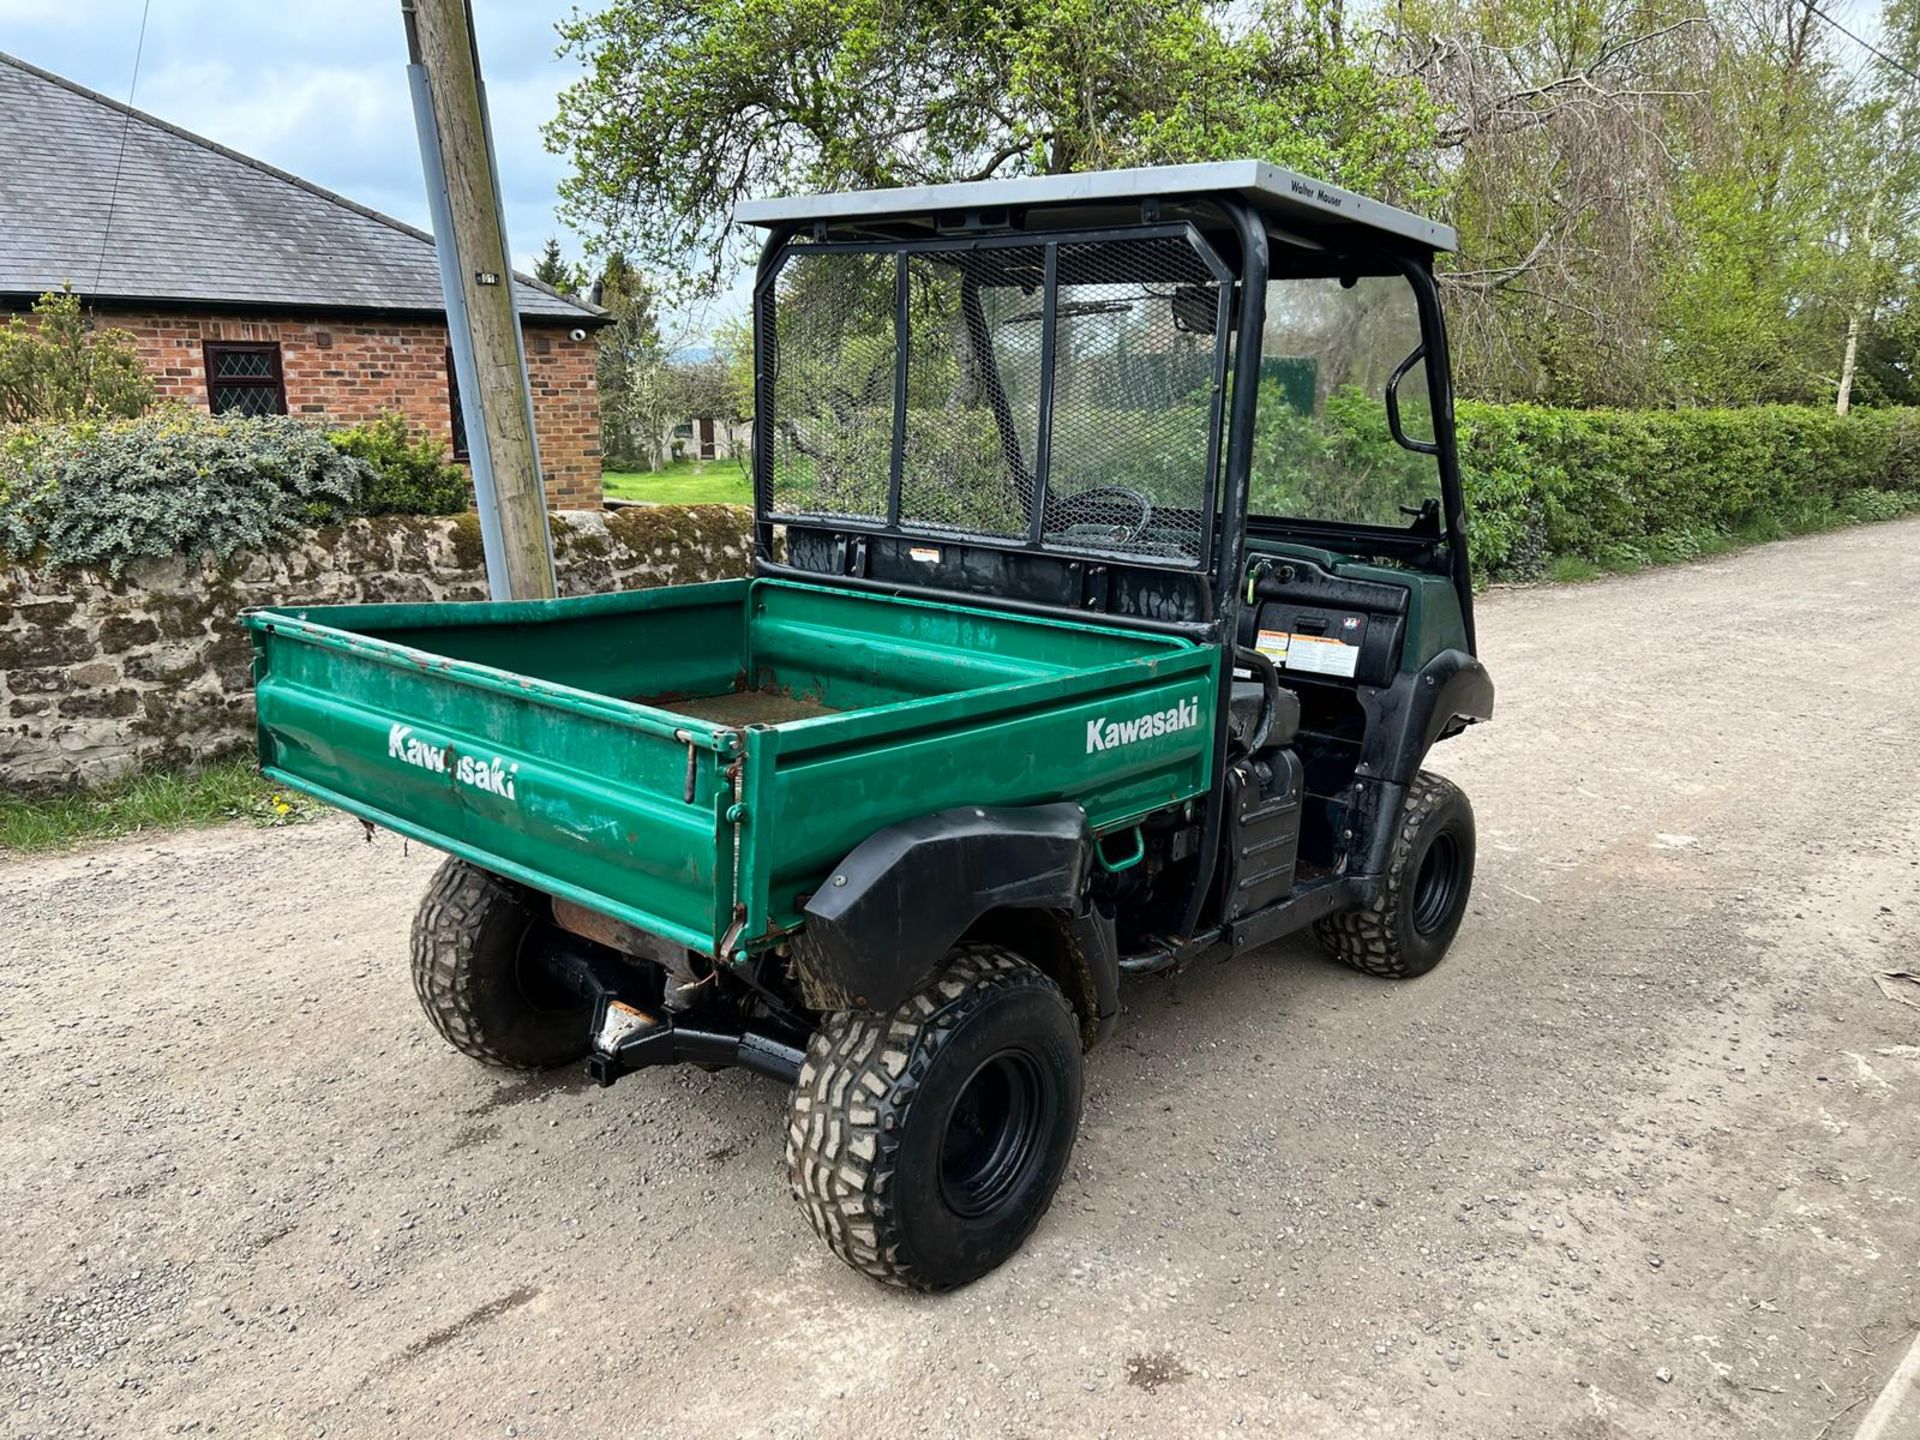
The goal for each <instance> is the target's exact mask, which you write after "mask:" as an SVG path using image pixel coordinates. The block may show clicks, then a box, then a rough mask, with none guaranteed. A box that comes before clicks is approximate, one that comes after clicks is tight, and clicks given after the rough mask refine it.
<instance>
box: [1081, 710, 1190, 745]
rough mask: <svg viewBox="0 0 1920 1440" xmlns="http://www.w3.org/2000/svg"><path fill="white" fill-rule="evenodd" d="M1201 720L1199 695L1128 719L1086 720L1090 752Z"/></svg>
mask: <svg viewBox="0 0 1920 1440" xmlns="http://www.w3.org/2000/svg"><path fill="white" fill-rule="evenodd" d="M1199 723H1200V698H1199V697H1198V696H1195V697H1194V698H1193V699H1191V700H1182V701H1181V702H1180V703H1179V704H1178V705H1175V706H1172V707H1171V708H1169V709H1166V710H1150V711H1148V712H1147V713H1146V714H1145V715H1136V716H1134V717H1132V718H1131V719H1127V720H1109V719H1108V718H1107V717H1106V716H1104V715H1102V716H1100V717H1098V718H1097V719H1093V720H1089V721H1088V722H1087V754H1089V755H1091V754H1093V753H1094V752H1095V751H1096V750H1111V749H1113V748H1114V747H1115V746H1116V745H1131V744H1133V743H1134V741H1136V740H1146V739H1150V738H1151V737H1153V736H1155V735H1172V734H1174V733H1176V732H1177V731H1181V730H1191V729H1193V728H1194V727H1195V726H1197V725H1198V724H1199Z"/></svg>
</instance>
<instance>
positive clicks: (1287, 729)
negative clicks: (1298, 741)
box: [1227, 680, 1300, 745]
mask: <svg viewBox="0 0 1920 1440" xmlns="http://www.w3.org/2000/svg"><path fill="white" fill-rule="evenodd" d="M1264 690H1265V687H1264V686H1262V685H1261V683H1260V682H1259V681H1258V680H1236V681H1234V682H1233V695H1232V698H1231V699H1230V700H1229V702H1228V708H1227V728H1228V729H1229V730H1231V731H1232V732H1233V734H1234V736H1235V737H1236V738H1237V739H1239V740H1240V741H1242V742H1243V743H1244V742H1245V741H1246V740H1247V739H1249V738H1250V737H1251V736H1252V734H1253V731H1254V727H1255V726H1256V725H1258V724H1259V723H1260V710H1261V707H1262V706H1263V705H1264V704H1265V695H1264ZM1299 733H1300V697H1299V696H1298V695H1295V694H1294V693H1293V692H1292V691H1291V690H1289V689H1287V688H1286V687H1285V686H1282V687H1281V689H1280V705H1279V708H1278V709H1276V710H1275V711H1274V715H1273V729H1272V730H1271V731H1269V732H1268V733H1267V744H1269V745H1286V744H1289V743H1291V742H1292V740H1293V737H1294V736H1295V735H1298V734H1299Z"/></svg>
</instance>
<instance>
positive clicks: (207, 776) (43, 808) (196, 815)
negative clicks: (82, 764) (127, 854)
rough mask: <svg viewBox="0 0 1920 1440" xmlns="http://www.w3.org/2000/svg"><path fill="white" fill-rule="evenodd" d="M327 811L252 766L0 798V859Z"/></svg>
mask: <svg viewBox="0 0 1920 1440" xmlns="http://www.w3.org/2000/svg"><path fill="white" fill-rule="evenodd" d="M324 809H325V807H324V806H322V805H321V804H320V803H319V802H318V801H314V800H309V799H307V798H306V797H305V796H304V795H296V794H294V793H293V792H291V791H286V790H280V789H277V788H276V787H274V786H273V785H270V784H268V783H267V781H266V780H265V779H263V778H262V777H261V774H260V772H259V771H258V770H256V769H255V768H254V766H253V762H252V761H251V760H229V761H226V762H225V763H223V764H219V765H210V766H208V767H207V768H206V769H204V770H198V771H193V772H191V773H188V772H184V771H156V772H154V773H152V774H148V775H136V776H134V777H132V778H131V779H128V780H122V781H120V782H119V783H118V784H115V785H108V786H104V787H102V788H101V789H98V790H86V791H81V792H78V793H76V794H72V795H55V796H49V797H46V798H44V799H41V798H31V799H30V798H27V797H23V796H18V795H6V794H0V855H6V854H31V853H32V852H34V851H38V850H64V849H66V848H67V847H69V846H72V845H78V844H80V843H81V842H83V841H88V840H113V839H117V838H119V837H120V836H123V835H135V834H140V833H143V832H146V831H157V830H178V829H180V828H182V827H184V826H191V825H217V824H219V823H220V822H222V821H223V820H251V821H253V822H254V823H255V824H256V825H291V824H297V823H298V822H300V821H302V820H311V819H312V818H313V817H314V816H316V815H319V814H322V813H323V812H324Z"/></svg>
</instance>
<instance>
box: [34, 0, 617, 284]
mask: <svg viewBox="0 0 1920 1440" xmlns="http://www.w3.org/2000/svg"><path fill="white" fill-rule="evenodd" d="M141 3H142V0H0V50H4V51H7V52H8V53H10V54H13V55H17V56H19V57H20V58H21V59H23V60H27V61H30V62H31V63H33V64H35V65H38V66H41V67H42V68H43V69H47V70H51V71H53V72H54V73H55V74H58V75H62V76H65V77H66V78H67V79H69V80H73V81H77V82H78V83H79V84H82V85H85V86H87V87H88V88H89V89H92V90H98V91H100V92H101V93H102V94H104V95H109V96H111V97H113V98H114V99H116V100H125V99H126V98H127V86H128V82H129V81H130V80H131V79H132V78H133V58H134V47H135V43H136V41H137V40H138V38H139V34H140V11H141ZM569 8H570V6H568V5H566V4H564V3H541V0H532V3H525V0H523V3H519V4H515V3H511V0H474V24H475V27H476V29H477V30H478V31H479V36H480V59H481V64H482V66H483V68H484V70H485V72H486V80H487V98H488V101H489V102H490V105H491V107H492V112H493V138H494V148H495V150H496V151H497V152H498V154H499V159H500V174H501V184H502V186H503V187H504V189H505V192H506V209H507V238H508V242H509V243H510V244H511V245H512V247H513V253H514V257H515V263H516V264H518V265H519V266H520V267H521V268H522V269H527V268H531V266H532V263H533V260H534V257H535V256H536V255H537V254H538V253H539V251H540V248H541V246H542V244H543V243H544V242H545V240H546V238H547V236H549V235H555V234H557V235H559V236H560V238H561V244H562V246H563V247H564V249H565V250H566V253H567V258H568V259H570V260H577V259H579V258H580V251H581V246H580V243H579V241H578V239H577V238H576V237H574V236H572V235H570V234H568V233H567V232H565V231H564V230H562V229H561V227H560V224H559V222H558V221H557V220H555V218H554V213H553V212H554V205H555V203H556V198H557V197H556V195H555V187H556V186H557V185H558V183H559V180H560V177H561V175H562V174H563V173H565V166H564V164H563V162H562V161H561V159H560V157H558V156H555V155H549V154H547V152H546V148H545V147H544V146H543V145H542V144H541V143H540V126H541V125H542V124H543V123H544V122H545V121H547V120H548V119H550V118H552V115H553V111H554V96H555V95H557V94H558V93H559V91H560V89H561V87H562V86H563V85H565V84H566V82H567V81H568V79H570V78H571V77H572V76H573V75H574V74H576V73H577V69H578V67H577V66H576V65H575V64H574V62H572V61H561V60H557V59H555V58H554V48H555V44H556V41H555V38H554V33H553V22H554V20H555V18H557V17H559V16H562V15H564V14H566V13H568V10H569ZM406 63H407V42H406V34H405V31H404V30H403V29H402V27H401V22H400V5H399V0H271V3H269V0H218V3H216V0H152V8H151V11H150V13H149V15H148V19H147V39H146V50H145V53H144V55H143V56H142V58H141V61H140V81H139V87H138V89H137V90H136V91H135V93H134V96H133V103H134V106H135V108H136V109H140V110H145V111H147V112H148V113H149V114H153V115H157V116H159V117H160V118H161V119H163V120H167V121H170V122H171V123H173V124H175V125H179V126H181V127H183V128H184V129H187V130H191V131H193V132H194V133H195V134H197V135H204V136H206V137H208V138H209V139H212V140H218V141H219V142H220V143H221V144H223V145H228V146H231V147H232V148H233V149H235V150H238V151H240V152H241V153H242V154H246V155H252V156H255V157H256V158H258V159H261V160H265V161H266V162H267V163H268V164H271V165H277V166H279V167H280V168H281V169H282V170H288V171H291V172H292V173H293V174H295V175H298V176H300V177H302V178H303V179H307V180H311V181H313V182H314V183H315V184H317V185H324V186H326V187H327V188H328V189H329V190H337V191H339V192H340V193H341V194H342V195H345V196H347V197H349V198H350V199H353V200H357V201H359V202H360V203H361V204H363V205H371V206H372V207H373V208H374V209H376V210H381V211H384V212H385V213H387V214H389V215H393V216H396V217H398V218H399V219H402V220H405V221H408V222H410V223H412V224H414V225H418V226H420V227H421V228H423V229H427V228H430V226H429V224H428V217H427V202H426V190H425V186H424V183H423V181H422V180H421V177H420V150H419V144H418V141H417V140H416V138H415V134H414V128H413V106H412V102H411V101H410V100H409V99H408V95H407V78H406ZM4 123H5V118H4V117H0V124H4Z"/></svg>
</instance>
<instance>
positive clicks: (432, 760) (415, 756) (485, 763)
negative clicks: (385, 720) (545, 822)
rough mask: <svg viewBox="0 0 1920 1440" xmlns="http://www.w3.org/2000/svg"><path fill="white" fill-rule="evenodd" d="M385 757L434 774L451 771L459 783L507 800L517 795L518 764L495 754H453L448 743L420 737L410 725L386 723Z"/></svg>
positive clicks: (513, 798) (449, 772) (514, 798)
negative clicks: (441, 743) (440, 743)
mask: <svg viewBox="0 0 1920 1440" xmlns="http://www.w3.org/2000/svg"><path fill="white" fill-rule="evenodd" d="M387 758H388V759H389V760H398V761H399V762H400V763H401V764H403V765H416V766H418V767H419V768H420V769H422V770H426V771H430V772H431V773H433V774H435V775H447V774H451V775H452V776H453V778H454V779H455V780H457V781H458V782H459V783H460V784H462V785H471V786H473V788H474V789H476V790H485V791H486V792H487V793H488V794H490V795H498V796H501V797H502V798H504V799H507V800H517V799H518V798H519V797H518V796H516V795H515V794H514V793H513V781H514V777H515V776H516V775H518V774H519V773H520V767H519V766H518V765H509V764H507V762H506V761H504V760H502V759H501V758H500V757H499V756H498V755H496V756H494V757H493V758H492V759H491V760H481V759H479V758H477V757H476V756H473V755H460V756H455V755H454V754H453V752H452V749H451V747H449V746H446V745H433V744H430V743H428V742H427V741H425V740H422V739H421V738H420V737H419V736H418V735H416V734H414V733H413V727H412V726H411V725H392V726H389V727H388V729H387Z"/></svg>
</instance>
